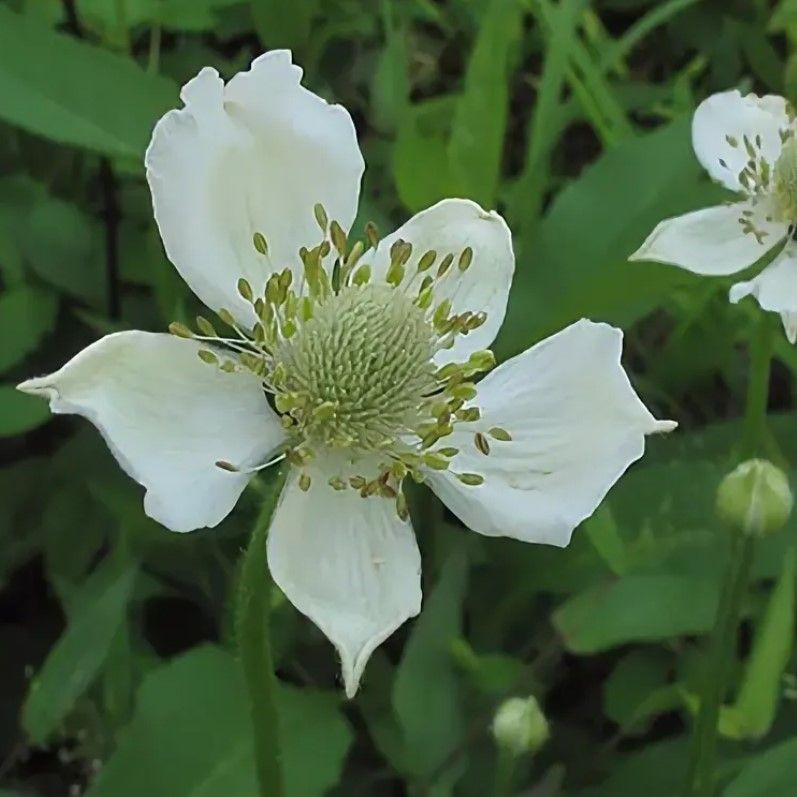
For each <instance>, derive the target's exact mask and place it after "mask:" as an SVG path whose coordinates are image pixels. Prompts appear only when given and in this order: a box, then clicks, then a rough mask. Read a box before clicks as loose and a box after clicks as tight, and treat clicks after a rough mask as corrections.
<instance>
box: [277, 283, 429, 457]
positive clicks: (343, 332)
mask: <svg viewBox="0 0 797 797" xmlns="http://www.w3.org/2000/svg"><path fill="white" fill-rule="evenodd" d="M435 339H436V336H435V333H434V329H433V328H432V326H431V324H430V323H429V322H428V321H427V319H426V317H425V315H424V313H423V311H422V310H421V309H420V308H418V307H417V306H416V305H415V304H413V303H412V301H411V300H410V299H409V298H408V297H407V296H406V295H404V294H403V293H402V292H400V291H397V290H395V289H393V288H391V287H390V286H386V285H363V286H355V285H352V286H347V287H344V288H343V289H342V290H341V291H340V292H339V293H337V294H332V295H331V296H329V297H328V298H327V299H325V300H324V301H322V302H321V303H319V304H318V306H317V307H316V310H315V313H314V315H313V317H312V318H310V319H309V320H307V321H306V322H304V323H303V324H302V325H301V326H300V327H299V329H298V330H297V333H296V334H295V335H294V336H293V337H291V338H290V339H288V340H286V341H284V342H283V343H282V344H281V345H280V346H279V348H278V349H277V351H276V363H277V367H278V368H279V367H281V368H283V369H284V373H285V378H284V380H283V381H282V383H281V385H280V387H281V392H282V396H283V397H284V398H283V406H285V407H286V409H287V410H288V412H289V413H290V415H291V417H292V418H293V419H294V420H295V421H296V422H297V424H298V425H299V426H300V427H301V428H302V430H303V432H304V435H305V437H306V438H307V439H308V440H309V441H311V442H312V443H320V444H321V445H325V446H331V447H336V448H356V449H360V450H380V449H384V448H387V447H389V446H392V445H395V444H396V442H397V439H398V438H399V436H401V435H406V434H411V433H412V432H413V430H414V429H415V427H416V426H417V425H418V423H419V422H420V421H421V420H422V417H421V412H422V408H423V404H424V401H425V398H426V397H427V396H429V395H431V394H432V393H433V392H434V391H435V390H436V387H437V383H436V381H435V370H436V369H435V367H434V365H433V363H432V357H433V355H434V353H435V347H434V341H435Z"/></svg>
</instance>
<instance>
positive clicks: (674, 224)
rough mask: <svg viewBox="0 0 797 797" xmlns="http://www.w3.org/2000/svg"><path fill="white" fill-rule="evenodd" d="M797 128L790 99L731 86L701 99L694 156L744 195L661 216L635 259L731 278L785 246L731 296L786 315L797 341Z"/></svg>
mask: <svg viewBox="0 0 797 797" xmlns="http://www.w3.org/2000/svg"><path fill="white" fill-rule="evenodd" d="M795 133H797V124H795V116H794V110H793V109H792V108H791V106H790V105H789V104H788V103H787V102H786V100H785V99H784V98H783V97H778V96H774V95H767V96H765V97H757V96H756V95H754V94H747V95H745V96H742V94H740V93H739V92H738V91H726V92H722V93H720V94H713V95H712V96H710V97H709V98H708V99H706V100H704V101H703V102H702V103H700V105H699V106H698V108H697V110H696V111H695V115H694V117H693V120H692V146H693V148H694V151H695V154H696V155H697V158H698V160H699V161H700V163H701V165H702V166H703V168H705V169H706V171H707V172H708V173H709V175H710V176H711V177H712V178H713V179H714V180H716V181H717V182H719V183H720V184H722V185H723V186H724V187H725V188H728V189H729V190H731V191H734V192H736V193H737V194H738V195H739V196H738V200H737V201H734V202H729V203H727V204H724V205H718V206H716V207H710V208H704V209H703V210H697V211H694V212H692V213H687V214H685V215H683V216H677V217H675V218H672V219H666V220H664V221H662V222H661V223H660V224H659V225H658V226H657V227H656V228H655V229H654V230H653V232H652V233H651V234H650V235H649V236H648V238H647V240H646V241H645V242H644V243H643V244H642V246H641V247H640V248H639V249H638V250H637V251H636V252H634V254H633V255H631V258H630V259H631V260H653V261H657V262H659V263H669V264H672V265H675V266H680V267H681V268H684V269H686V270H688V271H692V272H693V273H695V274H702V275H709V276H726V275H729V274H736V273H737V272H739V271H743V270H744V269H746V268H749V267H750V266H752V265H753V264H754V263H755V262H756V261H758V260H759V259H760V258H762V257H763V256H764V255H766V254H767V253H769V252H771V251H772V250H773V249H774V248H775V247H776V246H781V250H780V251H779V252H778V253H777V255H776V256H775V258H774V259H773V261H772V262H771V263H770V264H769V265H767V266H766V267H765V268H764V269H763V270H762V271H761V273H760V274H758V275H757V276H756V277H754V278H753V279H751V280H748V281H744V282H738V283H737V284H736V285H734V286H733V287H732V288H731V291H730V300H731V301H732V302H734V303H736V302H738V301H739V300H740V299H742V298H743V297H745V296H750V295H752V296H754V297H755V298H756V300H757V301H758V304H759V305H760V306H761V307H762V308H763V309H764V310H769V311H773V312H777V313H780V316H781V319H782V321H783V327H784V329H785V331H786V335H787V337H788V339H789V341H790V342H791V343H794V342H795V340H797V243H795V242H794V241H793V240H792V238H791V236H792V233H793V232H794V230H795V227H796V226H797V137H796V136H795Z"/></svg>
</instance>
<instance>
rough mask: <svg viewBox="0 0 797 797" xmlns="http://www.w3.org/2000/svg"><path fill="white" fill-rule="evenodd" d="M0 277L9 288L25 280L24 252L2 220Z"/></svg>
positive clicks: (0, 231)
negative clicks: (0, 276)
mask: <svg viewBox="0 0 797 797" xmlns="http://www.w3.org/2000/svg"><path fill="white" fill-rule="evenodd" d="M0 275H2V277H3V282H5V284H6V285H7V286H8V285H16V284H18V283H20V282H22V280H23V278H24V269H23V266H22V252H21V251H20V248H19V245H18V244H17V242H16V241H15V240H14V238H13V237H12V235H11V233H10V232H9V230H8V229H7V226H6V223H5V221H4V220H2V219H0ZM0 319H2V315H0Z"/></svg>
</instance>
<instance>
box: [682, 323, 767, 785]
mask: <svg viewBox="0 0 797 797" xmlns="http://www.w3.org/2000/svg"><path fill="white" fill-rule="evenodd" d="M772 333H773V325H772V319H771V317H770V315H769V313H764V312H762V313H761V316H760V319H759V322H758V328H757V330H756V332H755V336H754V338H753V340H752V343H751V346H750V375H749V379H748V386H747V401H746V406H745V415H744V425H743V427H742V435H741V441H740V447H739V452H740V455H741V459H742V460H745V459H749V458H750V457H752V456H754V455H755V454H756V453H758V450H759V448H760V447H761V445H762V443H763V438H764V431H765V426H766V417H767V404H768V399H769V369H770V364H771V361H772V343H773V335H772ZM731 533H732V535H733V536H732V538H731V553H730V561H729V565H728V571H727V573H726V575H725V582H724V584H723V587H722V594H721V597H720V602H719V606H718V608H717V618H716V622H715V624H714V630H713V631H712V635H711V641H710V646H709V654H708V659H707V661H706V671H705V675H704V680H703V685H702V689H701V695H700V707H699V710H698V715H697V720H696V722H695V728H694V733H693V737H692V752H691V757H690V762H689V773H688V779H687V788H686V795H687V797H711V795H712V794H713V793H714V769H715V759H716V751H717V724H718V721H719V714H720V706H721V705H722V701H723V698H724V697H725V691H726V688H727V684H728V676H729V672H730V669H731V663H732V661H733V660H734V658H735V656H736V650H735V645H736V639H737V629H738V625H739V613H740V611H741V606H742V601H743V599H744V595H745V593H746V591H747V582H748V578H749V575H750V565H751V561H752V558H753V547H754V541H753V538H752V537H751V536H749V535H747V534H744V533H743V532H742V531H740V530H736V529H734V530H733V531H732V532H731Z"/></svg>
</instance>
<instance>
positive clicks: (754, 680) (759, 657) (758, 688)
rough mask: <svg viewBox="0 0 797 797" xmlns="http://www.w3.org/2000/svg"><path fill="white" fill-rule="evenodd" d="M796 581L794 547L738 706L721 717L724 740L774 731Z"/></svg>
mask: <svg viewBox="0 0 797 797" xmlns="http://www.w3.org/2000/svg"><path fill="white" fill-rule="evenodd" d="M795 577H797V552H795V549H794V548H793V547H792V548H789V550H788V552H787V554H786V558H785V560H784V562H783V571H782V573H781V575H780V578H779V579H778V583H777V585H776V586H775V589H774V590H773V591H772V594H771V596H770V598H769V603H768V605H767V608H766V612H765V613H764V617H763V619H762V621H761V626H760V627H759V629H758V633H757V634H756V638H755V642H754V644H753V651H752V653H751V654H750V659H749V661H748V663H747V667H746V668H745V673H744V677H743V679H742V686H741V689H740V690H739V695H738V697H737V699H736V702H735V703H734V704H733V705H732V706H724V707H723V709H722V712H721V714H720V733H722V734H723V735H724V736H728V737H730V738H733V739H748V738H760V737H762V736H764V735H766V734H767V733H768V732H769V729H770V728H771V727H772V723H773V721H774V719H775V712H776V710H777V707H778V703H779V702H780V698H781V694H782V692H783V673H784V672H785V671H786V668H787V667H788V664H789V660H790V658H791V652H792V646H793V644H794V600H795V589H794V587H795V584H794V580H795Z"/></svg>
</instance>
